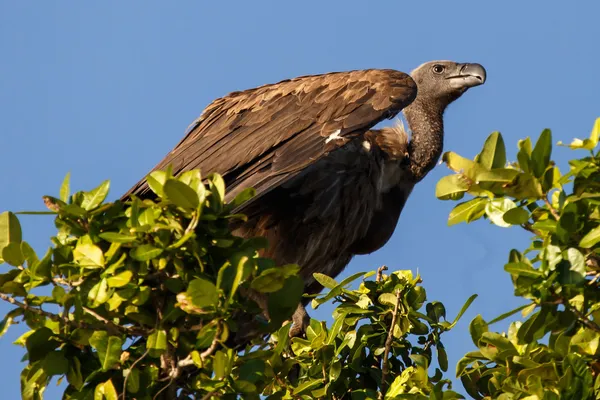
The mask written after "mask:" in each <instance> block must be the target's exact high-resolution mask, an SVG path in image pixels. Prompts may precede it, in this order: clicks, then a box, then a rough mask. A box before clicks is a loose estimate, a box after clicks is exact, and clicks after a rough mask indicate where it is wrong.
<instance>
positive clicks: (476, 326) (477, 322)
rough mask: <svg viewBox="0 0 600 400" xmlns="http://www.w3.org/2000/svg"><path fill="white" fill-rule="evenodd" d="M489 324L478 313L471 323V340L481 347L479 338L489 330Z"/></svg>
mask: <svg viewBox="0 0 600 400" xmlns="http://www.w3.org/2000/svg"><path fill="white" fill-rule="evenodd" d="M488 330H489V329H488V324H487V323H486V322H485V321H484V319H483V317H482V316H481V315H480V314H477V316H476V317H475V318H473V320H472V321H471V323H470V324H469V333H470V334H471V340H473V344H475V346H477V347H479V339H481V335H483V333H484V332H488Z"/></svg>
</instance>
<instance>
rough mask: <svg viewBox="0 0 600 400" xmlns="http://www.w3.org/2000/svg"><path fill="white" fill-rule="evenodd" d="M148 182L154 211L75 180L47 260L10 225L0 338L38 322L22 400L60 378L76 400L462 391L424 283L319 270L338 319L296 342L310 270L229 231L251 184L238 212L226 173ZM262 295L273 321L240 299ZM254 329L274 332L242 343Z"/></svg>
mask: <svg viewBox="0 0 600 400" xmlns="http://www.w3.org/2000/svg"><path fill="white" fill-rule="evenodd" d="M149 182H150V186H151V188H152V190H153V191H154V192H155V194H156V195H157V199H156V200H155V201H153V200H147V199H146V200H143V201H142V200H140V199H137V198H134V199H133V200H132V201H128V202H126V203H122V202H120V201H118V202H114V203H105V202H104V200H105V198H106V196H107V194H108V189H109V183H108V182H104V183H102V184H101V185H100V186H98V187H97V188H95V189H93V190H91V191H89V192H78V193H75V194H74V195H72V196H70V195H69V180H68V177H67V179H66V180H65V182H64V183H63V185H62V188H61V190H60V197H59V198H54V197H50V196H46V197H45V198H44V199H45V201H46V204H47V206H48V207H49V208H50V209H51V211H50V213H52V214H55V224H56V227H57V228H58V232H57V234H56V236H55V237H53V238H52V243H53V246H52V248H50V249H49V250H48V252H47V253H46V254H45V256H44V257H42V258H41V259H40V258H38V256H37V255H36V254H35V252H34V251H33V249H32V248H31V247H30V246H29V245H28V244H27V243H26V242H25V241H22V237H21V236H22V235H21V230H20V226H19V222H18V219H17V217H16V215H15V214H13V213H10V212H5V213H3V214H2V215H1V216H0V232H1V235H2V240H3V242H2V243H0V247H2V258H3V261H4V262H5V263H6V264H9V265H10V266H12V268H10V269H9V270H8V272H6V273H4V274H2V275H1V276H0V285H1V286H0V292H1V293H0V297H2V299H4V300H6V301H9V302H11V303H12V304H13V305H15V308H14V309H13V310H12V311H10V312H9V313H8V314H7V316H6V318H5V319H4V320H3V322H2V327H1V332H2V333H4V332H5V331H6V329H7V328H8V327H9V325H11V323H14V322H15V321H16V320H18V319H22V320H24V321H25V322H26V323H27V326H28V327H29V328H30V330H29V331H28V332H27V333H25V334H24V335H23V336H21V337H20V338H19V339H18V340H17V341H16V343H17V344H19V345H21V346H24V347H25V350H26V354H27V355H26V359H27V362H28V364H27V366H26V367H25V368H24V369H23V371H22V374H21V390H22V395H23V398H24V399H37V398H41V396H42V394H43V392H44V389H45V388H46V386H47V385H48V384H49V382H50V379H51V378H52V377H59V379H64V378H66V383H67V387H66V390H65V392H64V398H65V399H73V400H74V399H94V400H101V399H107V400H116V399H118V398H124V397H125V396H126V398H135V399H153V398H165V399H174V398H180V399H190V398H195V399H209V398H223V399H227V398H237V397H238V396H239V397H241V398H247V399H253V398H254V399H258V398H259V396H260V395H262V396H267V398H268V399H312V398H337V399H343V398H352V399H367V398H377V397H378V396H382V394H383V393H386V396H385V398H397V396H400V395H403V394H411V398H429V396H434V397H435V398H440V399H441V398H442V396H444V398H446V399H452V398H459V397H460V396H459V395H458V394H455V393H454V392H452V391H450V390H448V388H449V386H450V384H449V381H448V380H445V379H443V378H442V371H440V370H439V369H437V370H436V371H435V373H432V374H431V376H429V375H428V373H429V372H430V368H429V367H430V365H431V364H432V359H434V358H435V360H436V361H435V362H436V363H437V364H439V366H440V368H441V370H443V371H446V370H447V368H448V360H447V356H446V351H445V349H444V347H443V344H442V343H441V341H440V336H441V334H442V333H443V332H445V331H447V330H449V329H451V328H452V327H453V326H454V324H455V323H456V321H453V322H448V321H447V320H446V310H445V309H444V306H443V305H442V304H441V303H439V302H431V303H426V294H425V289H424V288H423V287H422V286H421V285H420V282H421V280H420V278H419V277H418V276H413V274H412V273H411V272H410V271H394V272H393V273H391V274H385V273H384V269H380V270H379V272H378V273H375V272H372V273H363V272H361V273H357V274H354V275H352V276H351V277H349V278H347V279H345V280H343V281H341V282H339V283H338V282H337V281H335V280H334V279H332V278H330V277H328V276H325V275H319V274H317V275H316V276H315V277H316V278H317V279H318V280H319V282H321V283H322V284H323V286H324V287H326V288H327V290H326V293H324V294H322V295H321V296H319V297H316V298H314V299H312V303H313V307H314V308H317V307H318V306H319V305H321V304H323V303H325V302H327V301H335V302H336V303H337V307H336V309H335V311H334V320H333V323H332V324H331V325H330V326H327V325H326V324H325V323H324V322H319V321H316V320H312V321H311V323H310V327H309V328H308V329H307V332H306V336H305V337H304V338H293V339H291V340H290V338H289V337H288V331H289V329H290V324H289V323H288V324H283V323H284V322H285V321H286V320H288V319H289V318H290V317H291V315H292V313H293V312H294V311H295V309H296V306H297V304H298V303H299V301H300V300H301V296H302V290H303V284H302V281H301V280H300V278H298V276H297V272H298V268H299V267H298V266H297V265H283V266H276V265H275V264H274V262H273V261H272V260H269V259H265V258H261V257H260V256H259V255H258V250H260V249H261V248H262V247H264V246H266V245H267V244H266V242H265V241H264V240H263V239H262V238H250V239H242V238H239V237H234V236H233V235H232V234H231V232H230V229H229V222H230V221H231V220H232V219H239V218H242V219H243V218H244V216H242V215H232V214H231V212H232V210H233V209H234V208H236V207H237V206H238V205H239V204H242V203H243V202H244V201H245V200H247V199H248V198H250V197H251V196H252V194H253V193H252V190H247V191H245V192H243V193H241V194H240V195H239V196H238V197H237V198H236V199H235V200H233V201H232V202H231V203H229V204H225V203H224V202H223V199H224V195H225V187H224V183H223V180H222V178H221V177H220V176H219V175H216V174H212V175H209V176H208V177H207V178H206V179H205V180H202V179H201V176H200V172H199V171H191V172H188V173H185V174H183V175H182V176H180V177H178V178H173V177H172V176H171V175H170V173H169V172H168V171H166V172H154V173H153V174H152V175H151V176H150V178H149ZM358 279H362V281H361V283H360V285H359V287H358V288H357V289H354V290H352V289H350V288H349V286H350V284H351V283H353V282H354V281H356V280H358ZM44 288H47V289H46V290H45V295H44V294H43V292H44ZM250 288H251V289H254V290H257V291H259V292H263V293H266V294H268V306H269V316H270V318H271V320H269V321H267V320H265V318H264V317H263V316H262V314H261V310H260V309H259V308H258V306H257V305H256V304H255V303H253V302H252V301H251V300H249V299H248V298H246V297H245V296H243V295H242V294H243V291H244V290H247V289H250ZM50 289H51V290H50ZM471 300H472V299H471ZM471 300H469V303H470V301H471ZM467 305H468V304H467ZM467 305H466V306H467ZM466 306H465V308H466ZM463 311H464V310H463ZM463 311H461V314H462V312H463ZM248 319H254V320H255V322H258V323H261V324H260V325H259V326H261V327H262V331H263V332H264V333H266V334H268V333H271V334H272V335H271V337H270V338H269V339H268V340H265V338H264V337H263V336H259V337H257V338H256V339H255V340H254V341H253V343H251V344H250V345H248V346H247V347H246V348H243V349H234V348H231V347H230V346H229V345H228V344H229V342H230V341H228V339H229V338H230V337H231V336H233V335H236V333H239V330H240V329H243V325H242V324H238V322H239V321H240V320H248ZM282 324H283V326H282Z"/></svg>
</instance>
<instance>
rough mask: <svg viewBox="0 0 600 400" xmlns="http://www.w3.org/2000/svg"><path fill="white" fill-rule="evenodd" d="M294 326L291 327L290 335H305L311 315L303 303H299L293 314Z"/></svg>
mask: <svg viewBox="0 0 600 400" xmlns="http://www.w3.org/2000/svg"><path fill="white" fill-rule="evenodd" d="M292 323H293V324H292V327H291V328H290V333H289V336H290V337H298V336H302V335H304V332H306V328H308V325H310V315H308V313H307V312H306V309H305V308H304V306H303V305H302V303H300V304H298V308H296V311H294V315H292Z"/></svg>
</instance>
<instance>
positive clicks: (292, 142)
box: [123, 69, 417, 200]
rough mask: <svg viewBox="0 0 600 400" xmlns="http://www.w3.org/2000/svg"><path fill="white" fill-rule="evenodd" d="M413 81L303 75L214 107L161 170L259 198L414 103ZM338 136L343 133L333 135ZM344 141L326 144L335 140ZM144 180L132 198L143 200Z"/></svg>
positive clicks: (381, 73) (401, 76)
mask: <svg viewBox="0 0 600 400" xmlns="http://www.w3.org/2000/svg"><path fill="white" fill-rule="evenodd" d="M416 94H417V86H416V84H415V82H414V81H413V80H412V79H411V77H410V76H409V75H407V74H405V73H403V72H399V71H395V70H375V69H372V70H362V71H350V72H334V73H329V74H324V75H311V76H303V77H299V78H295V79H291V80H285V81H282V82H279V83H276V84H271V85H264V86H260V87H258V88H255V89H249V90H246V91H243V92H234V93H230V94H229V95H227V96H225V97H222V98H220V99H217V100H215V101H213V102H212V103H211V104H210V105H209V106H208V107H207V108H206V109H205V110H204V112H203V113H202V115H201V116H200V117H199V118H198V119H197V120H196V121H194V123H193V124H192V125H190V129H189V130H188V133H187V134H186V136H185V137H184V138H183V139H182V140H181V142H179V144H177V146H176V147H175V148H174V149H173V150H172V151H171V152H170V153H169V154H168V155H167V156H166V157H165V159H164V160H163V161H161V162H160V163H159V164H158V165H157V166H156V167H154V169H153V171H155V170H162V169H166V168H167V166H168V165H169V164H171V165H172V168H173V173H174V174H175V175H177V174H180V173H182V172H185V171H188V170H191V169H196V168H199V169H200V170H201V171H202V172H203V173H210V172H218V173H220V174H221V175H223V177H224V179H225V182H226V184H227V187H228V199H229V198H231V197H232V196H234V195H235V194H236V193H237V192H239V190H241V189H244V188H246V187H254V188H255V189H256V191H257V195H256V197H255V198H254V200H256V199H257V198H259V197H260V196H261V195H263V194H265V193H266V192H268V191H269V190H270V189H272V188H274V187H277V186H279V185H281V184H282V183H284V182H285V181H287V180H289V179H290V178H292V177H293V176H295V175H296V174H297V173H298V172H299V171H301V170H303V169H304V168H306V167H307V166H309V165H311V164H312V163H314V162H315V161H317V160H318V159H320V158H321V157H323V156H324V155H326V154H327V153H328V152H330V151H332V150H334V149H336V148H338V147H340V146H343V145H344V144H345V143H347V142H348V141H349V140H351V139H352V138H354V137H356V136H357V135H361V134H363V133H364V132H366V131H367V130H368V129H370V128H371V127H373V126H374V125H376V124H377V123H378V122H380V121H382V120H383V119H385V118H391V117H393V116H394V115H396V114H397V113H399V112H400V111H401V110H402V109H403V108H404V107H406V106H407V105H408V104H410V103H411V102H412V101H413V100H414V98H415V97H416ZM336 132H337V134H335V133H336ZM332 134H335V135H334V137H335V138H337V137H339V138H340V139H334V140H327V139H328V138H329V137H330V135H332ZM148 192H149V188H148V185H147V183H146V180H145V178H144V179H142V180H141V181H139V182H138V183H137V184H136V185H135V186H134V187H133V188H131V189H130V190H129V191H128V192H127V193H126V194H125V195H124V196H123V198H125V197H127V196H129V195H130V194H136V195H138V196H141V197H145V195H147V193H148Z"/></svg>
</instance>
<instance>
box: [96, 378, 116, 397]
mask: <svg viewBox="0 0 600 400" xmlns="http://www.w3.org/2000/svg"><path fill="white" fill-rule="evenodd" d="M104 399H106V400H119V398H118V395H117V390H116V389H115V385H113V383H112V380H110V379H109V380H108V381H106V382H104V383H99V384H98V385H96V389H95V390H94V400H104Z"/></svg>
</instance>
